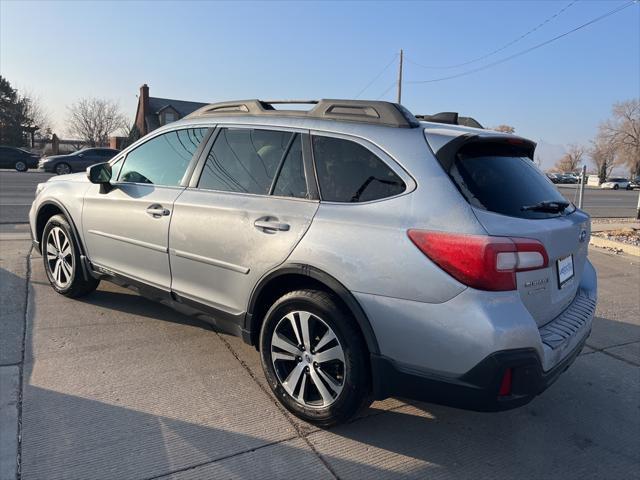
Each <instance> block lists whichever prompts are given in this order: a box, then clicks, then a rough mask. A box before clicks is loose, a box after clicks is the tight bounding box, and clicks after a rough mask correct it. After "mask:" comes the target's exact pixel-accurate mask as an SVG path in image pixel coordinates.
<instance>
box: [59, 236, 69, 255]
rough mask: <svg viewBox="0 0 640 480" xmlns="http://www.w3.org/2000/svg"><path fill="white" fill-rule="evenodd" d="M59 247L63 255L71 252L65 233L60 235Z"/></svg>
mask: <svg viewBox="0 0 640 480" xmlns="http://www.w3.org/2000/svg"><path fill="white" fill-rule="evenodd" d="M60 249H61V250H62V254H63V255H65V256H66V255H69V253H71V245H69V239H68V238H67V236H66V235H63V236H62V246H61V248H60Z"/></svg>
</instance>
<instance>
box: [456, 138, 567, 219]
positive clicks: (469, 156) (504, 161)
mask: <svg viewBox="0 0 640 480" xmlns="http://www.w3.org/2000/svg"><path fill="white" fill-rule="evenodd" d="M449 175H450V177H451V179H452V180H453V182H454V183H455V184H456V186H457V187H458V189H459V190H460V192H461V193H462V194H463V196H464V197H465V198H466V199H467V201H468V202H469V203H470V204H471V205H473V206H475V207H478V208H482V209H485V210H488V211H491V212H495V213H499V214H502V215H508V216H511V217H518V218H530V219H540V218H551V217H557V216H559V215H562V214H563V213H564V214H568V213H571V212H573V211H574V210H575V207H573V205H569V207H567V208H566V209H565V210H564V212H561V213H555V212H541V211H532V210H522V208H523V207H525V206H531V205H535V204H538V203H540V202H566V199H565V198H564V197H563V196H562V194H561V193H560V192H559V191H558V189H557V188H556V187H555V186H554V185H553V183H552V182H551V180H549V179H548V178H547V177H546V175H545V174H544V173H542V172H541V171H540V170H539V169H538V168H537V167H536V166H535V164H534V163H533V162H532V161H531V159H529V158H528V157H525V156H522V155H520V154H518V153H516V152H512V153H510V152H509V151H505V149H500V150H499V151H498V153H497V154H495V153H491V150H490V147H487V146H484V147H483V148H481V149H477V150H467V151H464V150H463V151H461V152H459V153H458V154H457V156H456V159H455V161H454V163H453V165H452V166H451V170H450V171H449Z"/></svg>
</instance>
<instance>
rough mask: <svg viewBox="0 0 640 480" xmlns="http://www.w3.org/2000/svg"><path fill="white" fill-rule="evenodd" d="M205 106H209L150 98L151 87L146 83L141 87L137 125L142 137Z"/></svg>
mask: <svg viewBox="0 0 640 480" xmlns="http://www.w3.org/2000/svg"><path fill="white" fill-rule="evenodd" d="M205 105H207V104H206V103H200V102H186V101H184V100H172V99H169V98H159V97H150V96H149V87H148V86H147V84H146V83H145V84H144V85H142V86H141V87H140V95H139V96H138V109H137V110H136V123H135V124H136V127H137V128H138V131H139V132H140V136H141V137H142V136H144V135H146V134H147V133H149V132H151V131H153V130H155V129H156V128H158V127H161V126H162V125H166V124H167V123H171V122H175V121H176V120H179V119H181V118H182V117H185V116H187V115H189V114H190V113H191V112H194V111H196V110H197V109H199V108H200V107H204V106H205Z"/></svg>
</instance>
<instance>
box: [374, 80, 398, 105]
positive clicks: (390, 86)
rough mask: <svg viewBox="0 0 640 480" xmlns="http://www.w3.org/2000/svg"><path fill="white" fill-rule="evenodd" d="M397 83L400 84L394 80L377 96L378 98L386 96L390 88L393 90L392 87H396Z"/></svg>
mask: <svg viewBox="0 0 640 480" xmlns="http://www.w3.org/2000/svg"><path fill="white" fill-rule="evenodd" d="M397 84H398V82H397V81H395V80H394V81H393V82H392V83H391V85H389V86H388V87H387V89H386V90H385V91H384V92H382V93H381V94H380V95H379V96H378V98H376V100H380V99H381V98H382V97H384V96H385V95H386V94H387V93H388V92H389V90H391V89H392V88H393V87H395V86H396V85H397Z"/></svg>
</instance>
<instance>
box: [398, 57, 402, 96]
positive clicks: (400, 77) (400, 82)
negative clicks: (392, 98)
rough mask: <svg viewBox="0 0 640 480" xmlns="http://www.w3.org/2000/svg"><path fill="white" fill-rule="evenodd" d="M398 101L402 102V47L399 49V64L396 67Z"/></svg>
mask: <svg viewBox="0 0 640 480" xmlns="http://www.w3.org/2000/svg"><path fill="white" fill-rule="evenodd" d="M398 103H402V49H400V65H399V67H398Z"/></svg>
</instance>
